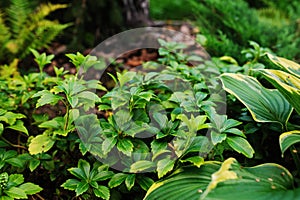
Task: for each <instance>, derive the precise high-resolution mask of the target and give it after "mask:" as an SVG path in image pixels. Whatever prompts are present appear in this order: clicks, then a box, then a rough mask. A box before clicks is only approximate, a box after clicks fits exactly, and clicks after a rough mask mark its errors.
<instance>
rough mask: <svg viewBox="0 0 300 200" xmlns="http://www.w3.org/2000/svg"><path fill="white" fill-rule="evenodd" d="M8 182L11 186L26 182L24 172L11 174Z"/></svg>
mask: <svg viewBox="0 0 300 200" xmlns="http://www.w3.org/2000/svg"><path fill="white" fill-rule="evenodd" d="M8 182H9V185H10V187H14V186H17V185H20V184H22V183H23V182H24V177H23V175H22V174H11V175H9V178H8Z"/></svg>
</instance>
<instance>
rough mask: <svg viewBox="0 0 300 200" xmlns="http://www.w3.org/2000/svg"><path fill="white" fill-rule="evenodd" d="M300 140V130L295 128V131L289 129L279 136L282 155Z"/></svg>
mask: <svg viewBox="0 0 300 200" xmlns="http://www.w3.org/2000/svg"><path fill="white" fill-rule="evenodd" d="M299 142H300V131H299V130H294V131H288V132H285V133H282V134H281V135H280V137H279V145H280V150H281V153H282V156H283V154H284V152H285V151H286V150H287V149H288V148H289V147H290V146H292V145H293V144H296V143H299Z"/></svg>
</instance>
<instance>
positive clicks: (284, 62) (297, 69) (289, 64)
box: [267, 53, 300, 78]
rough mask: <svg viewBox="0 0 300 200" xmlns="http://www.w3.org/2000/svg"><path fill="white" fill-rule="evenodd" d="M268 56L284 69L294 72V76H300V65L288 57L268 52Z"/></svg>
mask: <svg viewBox="0 0 300 200" xmlns="http://www.w3.org/2000/svg"><path fill="white" fill-rule="evenodd" d="M267 56H268V58H269V59H270V60H271V61H272V62H273V63H275V64H277V65H278V66H280V67H281V68H282V69H284V70H286V71H288V72H289V73H291V74H293V75H294V76H297V77H298V78H300V65H299V64H297V63H295V62H293V61H291V60H288V59H286V58H282V57H278V56H274V55H272V54H269V53H268V54H267Z"/></svg>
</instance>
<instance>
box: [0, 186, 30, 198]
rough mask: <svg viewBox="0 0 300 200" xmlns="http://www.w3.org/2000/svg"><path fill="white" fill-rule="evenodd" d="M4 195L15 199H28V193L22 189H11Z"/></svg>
mask: <svg viewBox="0 0 300 200" xmlns="http://www.w3.org/2000/svg"><path fill="white" fill-rule="evenodd" d="M4 193H5V194H7V196H9V197H12V198H14V199H27V195H26V193H25V192H24V190H22V189H21V188H17V187H11V188H9V189H8V190H4Z"/></svg>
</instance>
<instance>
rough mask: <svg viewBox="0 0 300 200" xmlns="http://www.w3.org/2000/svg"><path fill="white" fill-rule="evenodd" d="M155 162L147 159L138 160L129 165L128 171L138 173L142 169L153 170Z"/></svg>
mask: <svg viewBox="0 0 300 200" xmlns="http://www.w3.org/2000/svg"><path fill="white" fill-rule="evenodd" d="M154 167H155V163H154V162H152V161H149V160H139V161H137V162H135V163H133V164H132V165H131V166H130V172H132V173H139V172H143V171H149V170H151V171H153V169H154Z"/></svg>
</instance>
